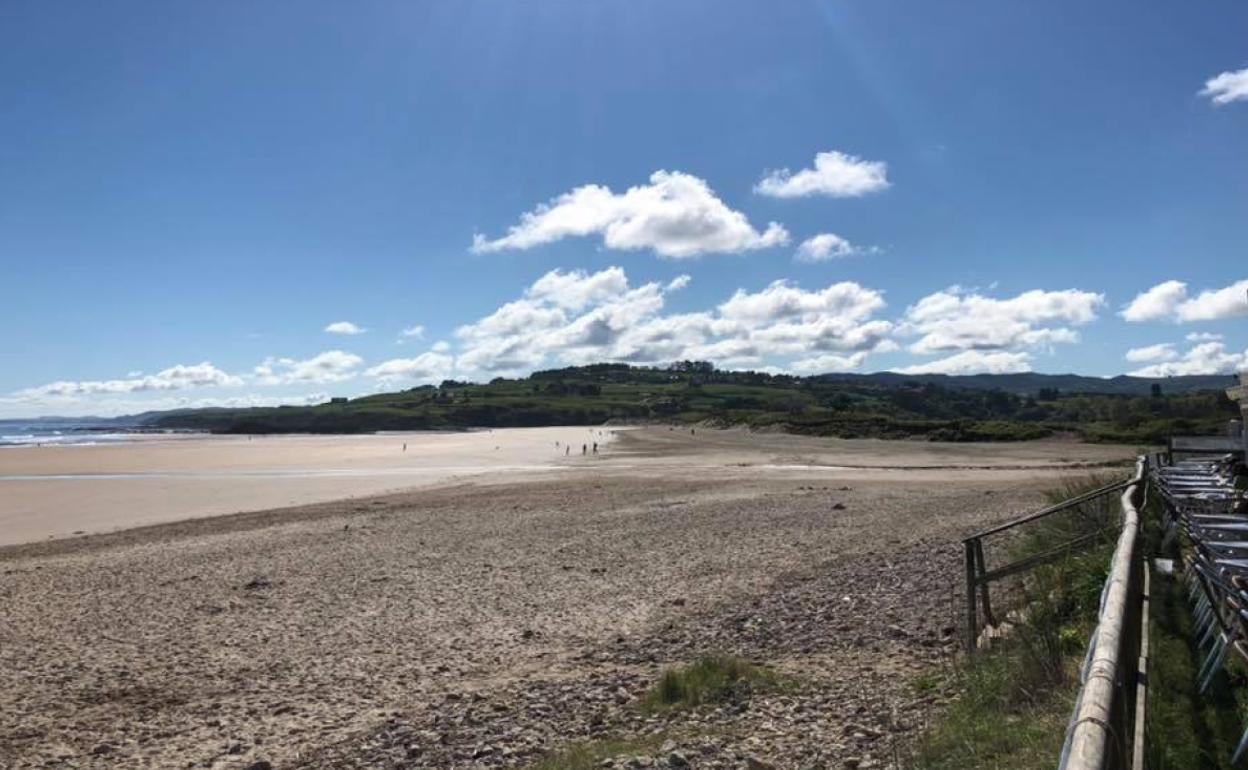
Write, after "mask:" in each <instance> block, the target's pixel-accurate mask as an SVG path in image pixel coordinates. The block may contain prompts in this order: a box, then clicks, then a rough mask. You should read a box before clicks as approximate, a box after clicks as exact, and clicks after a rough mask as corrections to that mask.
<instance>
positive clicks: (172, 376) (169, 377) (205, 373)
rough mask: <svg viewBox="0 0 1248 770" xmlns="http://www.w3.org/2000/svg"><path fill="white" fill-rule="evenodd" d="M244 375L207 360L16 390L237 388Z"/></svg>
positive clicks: (38, 393)
mask: <svg viewBox="0 0 1248 770" xmlns="http://www.w3.org/2000/svg"><path fill="white" fill-rule="evenodd" d="M242 384H243V379H242V378H241V377H236V376H234V375H232V374H227V373H225V372H223V371H221V370H220V369H218V368H217V367H215V366H213V365H212V364H210V363H208V362H207V361H205V362H203V363H201V364H195V365H192V366H187V365H183V364H179V365H177V366H171V367H169V368H168V369H164V370H162V371H159V372H157V373H156V374H151V375H147V376H145V377H128V378H125V379H117V380H77V381H73V380H58V381H57V382H50V383H48V384H47V385H41V386H39V387H36V388H26V389H24V390H20V391H17V394H16V395H18V396H19V397H46V396H55V397H70V396H88V395H98V394H122V393H144V392H149V391H167V390H184V389H187V388H203V387H212V386H216V387H237V386H239V385H242Z"/></svg>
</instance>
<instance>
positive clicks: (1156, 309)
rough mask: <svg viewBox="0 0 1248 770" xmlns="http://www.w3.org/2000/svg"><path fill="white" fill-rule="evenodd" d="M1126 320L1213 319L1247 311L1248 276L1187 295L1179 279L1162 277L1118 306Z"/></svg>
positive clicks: (1178, 321)
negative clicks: (1164, 279)
mask: <svg viewBox="0 0 1248 770" xmlns="http://www.w3.org/2000/svg"><path fill="white" fill-rule="evenodd" d="M1121 315H1122V317H1123V318H1124V319H1126V320H1127V321H1131V322H1134V323H1140V322H1143V321H1173V322H1175V323H1188V322H1192V321H1216V320H1221V319H1224V318H1234V317H1236V316H1245V315H1248V279H1245V280H1242V281H1236V282H1235V283H1233V284H1231V285H1230V286H1224V287H1222V288H1221V289H1205V290H1204V291H1202V292H1201V293H1200V294H1198V295H1196V296H1195V297H1192V296H1189V295H1188V291H1187V284H1186V283H1184V282H1183V281H1165V282H1163V283H1159V284H1157V285H1156V286H1154V287H1152V288H1151V289H1148V290H1147V291H1144V292H1141V293H1139V294H1137V295H1136V297H1135V299H1133V300H1131V302H1130V303H1129V304H1128V305H1127V306H1126V307H1125V308H1123V310H1122V313H1121Z"/></svg>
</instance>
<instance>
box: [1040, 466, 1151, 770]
mask: <svg viewBox="0 0 1248 770" xmlns="http://www.w3.org/2000/svg"><path fill="white" fill-rule="evenodd" d="M1147 465H1148V461H1147V459H1146V458H1144V457H1140V458H1139V460H1138V461H1137V462H1136V471H1135V476H1134V478H1132V479H1131V480H1130V482H1129V483H1128V485H1127V486H1126V488H1125V489H1124V491H1123V493H1122V531H1121V533H1120V534H1119V536H1118V544H1117V546H1116V547H1115V548H1114V555H1113V558H1112V559H1111V561H1110V571H1109V578H1108V579H1107V580H1106V581H1105V587H1104V589H1103V591H1102V592H1101V607H1100V612H1099V614H1098V617H1097V624H1096V630H1094V631H1093V632H1092V639H1091V641H1090V642H1089V644H1088V654H1087V657H1086V658H1085V660H1084V665H1083V675H1082V677H1081V684H1080V687H1079V695H1078V697H1077V698H1076V699H1075V709H1074V714H1073V716H1072V718H1071V722H1070V725H1069V727H1068V728H1067V731H1066V741H1065V743H1064V745H1063V746H1062V755H1061V760H1060V761H1059V762H1058V768H1059V770H1103V769H1104V770H1116V769H1117V768H1130V767H1132V766H1133V763H1134V761H1135V757H1136V756H1141V757H1142V756H1143V746H1142V745H1141V746H1139V747H1136V746H1135V741H1136V737H1137V735H1138V736H1139V737H1140V739H1141V740H1142V738H1143V731H1142V729H1141V728H1140V725H1139V720H1140V715H1139V714H1137V701H1138V697H1137V695H1138V694H1137V685H1138V684H1139V683H1140V682H1141V681H1142V678H1141V677H1140V676H1139V675H1138V674H1139V668H1140V666H1141V665H1144V666H1145V667H1146V666H1147V648H1146V647H1145V642H1144V640H1145V639H1146V638H1147V630H1146V627H1145V628H1144V629H1142V628H1141V625H1142V624H1141V620H1140V616H1141V613H1142V610H1143V608H1144V603H1143V597H1144V595H1145V590H1144V584H1145V572H1146V565H1145V563H1144V560H1143V559H1141V558H1140V555H1139V554H1140V540H1141V538H1140V508H1141V507H1142V505H1143V496H1144V486H1145V481H1144V479H1145V471H1146V470H1147ZM1141 653H1144V654H1143V655H1141Z"/></svg>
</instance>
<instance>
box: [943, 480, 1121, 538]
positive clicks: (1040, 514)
mask: <svg viewBox="0 0 1248 770" xmlns="http://www.w3.org/2000/svg"><path fill="white" fill-rule="evenodd" d="M1136 481H1137V479H1127V480H1126V481H1118V482H1115V483H1113V484H1106V485H1105V486H1103V487H1098V488H1096V489H1093V490H1092V491H1090V492H1084V493H1083V494H1081V495H1078V496H1076V497H1072V498H1070V499H1069V500H1063V501H1062V502H1060V503H1057V504H1056V505H1050V506H1049V507H1048V508H1041V509H1040V510H1038V511H1036V512H1035V513H1029V514H1027V515H1026V516H1023V517H1021V518H1018V519H1014V520H1013V521H1007V522H1006V523H1004V524H998V525H997V526H995V527H991V528H989V529H985V530H984V531H983V532H976V533H975V534H973V535H970V536H968V537H964V538H962V542H964V543H965V542H966V541H968V540H979V539H981V538H985V537H988V536H989V535H995V534H997V533H999V532H1004V531H1005V530H1007V529H1012V528H1013V527H1017V526H1018V525H1019V524H1026V523H1027V522H1029V521H1035V520H1036V519H1042V518H1044V517H1045V516H1049V515H1051V514H1054V513H1058V512H1059V511H1064V510H1066V509H1067V508H1074V507H1075V506H1077V505H1080V504H1082V503H1086V502H1087V501H1089V500H1092V499H1094V498H1097V497H1100V496H1101V495H1106V494H1109V493H1110V492H1113V491H1115V490H1118V489H1123V488H1124V487H1127V486H1129V485H1131V484H1134V483H1136Z"/></svg>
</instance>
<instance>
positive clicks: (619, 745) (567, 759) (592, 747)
mask: <svg viewBox="0 0 1248 770" xmlns="http://www.w3.org/2000/svg"><path fill="white" fill-rule="evenodd" d="M662 742H663V736H662V735H646V736H642V737H637V738H603V739H600V740H595V741H582V742H580V743H574V744H572V745H570V746H568V747H566V748H563V749H560V750H559V751H555V752H553V753H551V754H549V755H548V756H546V757H545V758H543V759H542V760H541V761H540V762H538V763H537V764H535V765H533V770H596V768H599V767H601V766H602V762H603V760H606V759H614V758H616V757H626V756H632V755H637V754H651V753H653V752H654V751H656V750H657V749H658V747H659V745H660V744H661V743H662Z"/></svg>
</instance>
